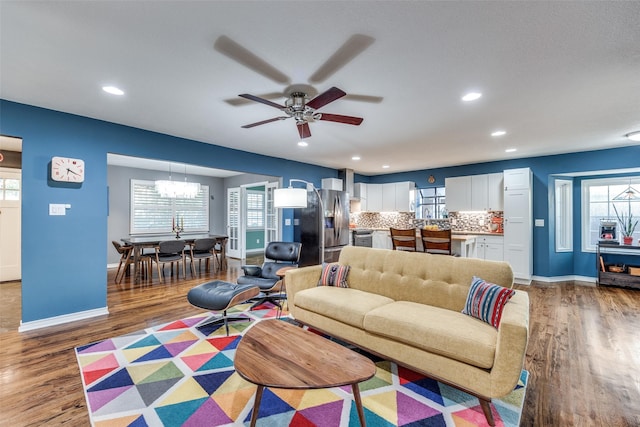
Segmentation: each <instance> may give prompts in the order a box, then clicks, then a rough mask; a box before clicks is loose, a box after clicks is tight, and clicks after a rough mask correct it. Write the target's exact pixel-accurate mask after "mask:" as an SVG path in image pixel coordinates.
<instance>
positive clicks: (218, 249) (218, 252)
mask: <svg viewBox="0 0 640 427" xmlns="http://www.w3.org/2000/svg"><path fill="white" fill-rule="evenodd" d="M227 240H228V239H227V238H224V239H218V242H217V243H216V245H215V246H214V248H213V253H214V255H215V257H216V261H217V262H218V271H222V270H226V269H227V257H226V251H225V246H226V245H227Z"/></svg>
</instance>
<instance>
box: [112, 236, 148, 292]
mask: <svg viewBox="0 0 640 427" xmlns="http://www.w3.org/2000/svg"><path fill="white" fill-rule="evenodd" d="M111 243H112V244H113V247H114V248H116V251H117V252H118V253H119V254H120V262H119V263H118V270H116V277H115V279H114V280H115V283H116V284H120V283H121V282H122V280H123V279H124V276H125V275H126V274H128V271H129V266H130V265H131V264H133V262H134V258H133V246H128V245H121V244H120V243H118V242H116V241H115V240H112V241H111ZM139 262H140V266H141V267H143V268H142V269H141V270H142V274H146V273H147V272H150V271H151V257H150V256H149V254H142V255H141V256H140V257H139Z"/></svg>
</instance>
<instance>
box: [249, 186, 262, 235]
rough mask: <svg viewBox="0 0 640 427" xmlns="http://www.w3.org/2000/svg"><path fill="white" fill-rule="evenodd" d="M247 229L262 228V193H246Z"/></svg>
mask: <svg viewBox="0 0 640 427" xmlns="http://www.w3.org/2000/svg"><path fill="white" fill-rule="evenodd" d="M247 228H264V192H259V191H253V190H248V191H247Z"/></svg>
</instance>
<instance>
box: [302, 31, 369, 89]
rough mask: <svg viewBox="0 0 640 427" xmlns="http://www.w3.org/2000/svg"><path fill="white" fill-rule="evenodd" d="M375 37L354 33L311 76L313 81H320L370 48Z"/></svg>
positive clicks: (310, 78) (310, 79)
mask: <svg viewBox="0 0 640 427" xmlns="http://www.w3.org/2000/svg"><path fill="white" fill-rule="evenodd" d="M374 41H375V39H374V38H373V37H371V36H366V35H364V34H354V35H352V36H351V37H350V38H349V40H347V41H346V42H345V43H344V44H343V45H342V46H341V47H340V48H339V49H338V50H337V51H336V52H335V53H334V54H333V55H331V58H329V59H327V62H325V63H324V64H322V66H321V67H320V68H318V70H317V71H316V72H315V73H313V75H312V76H311V77H309V81H310V82H311V83H320V82H323V81H325V80H326V79H327V78H328V77H329V76H331V75H332V74H333V73H335V72H336V71H338V70H339V69H340V68H342V67H344V66H345V65H346V64H347V63H349V62H350V61H351V60H352V59H353V58H355V57H356V56H358V55H359V54H360V53H362V52H363V51H364V50H365V49H366V48H368V47H369V46H370V45H371V44H372V43H373V42H374Z"/></svg>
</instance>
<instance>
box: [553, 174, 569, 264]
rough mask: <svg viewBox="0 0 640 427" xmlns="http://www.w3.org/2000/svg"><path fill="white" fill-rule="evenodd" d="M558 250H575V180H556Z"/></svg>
mask: <svg viewBox="0 0 640 427" xmlns="http://www.w3.org/2000/svg"><path fill="white" fill-rule="evenodd" d="M555 195H556V197H555V230H556V252H573V180H571V179H565V178H556V181H555Z"/></svg>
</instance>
